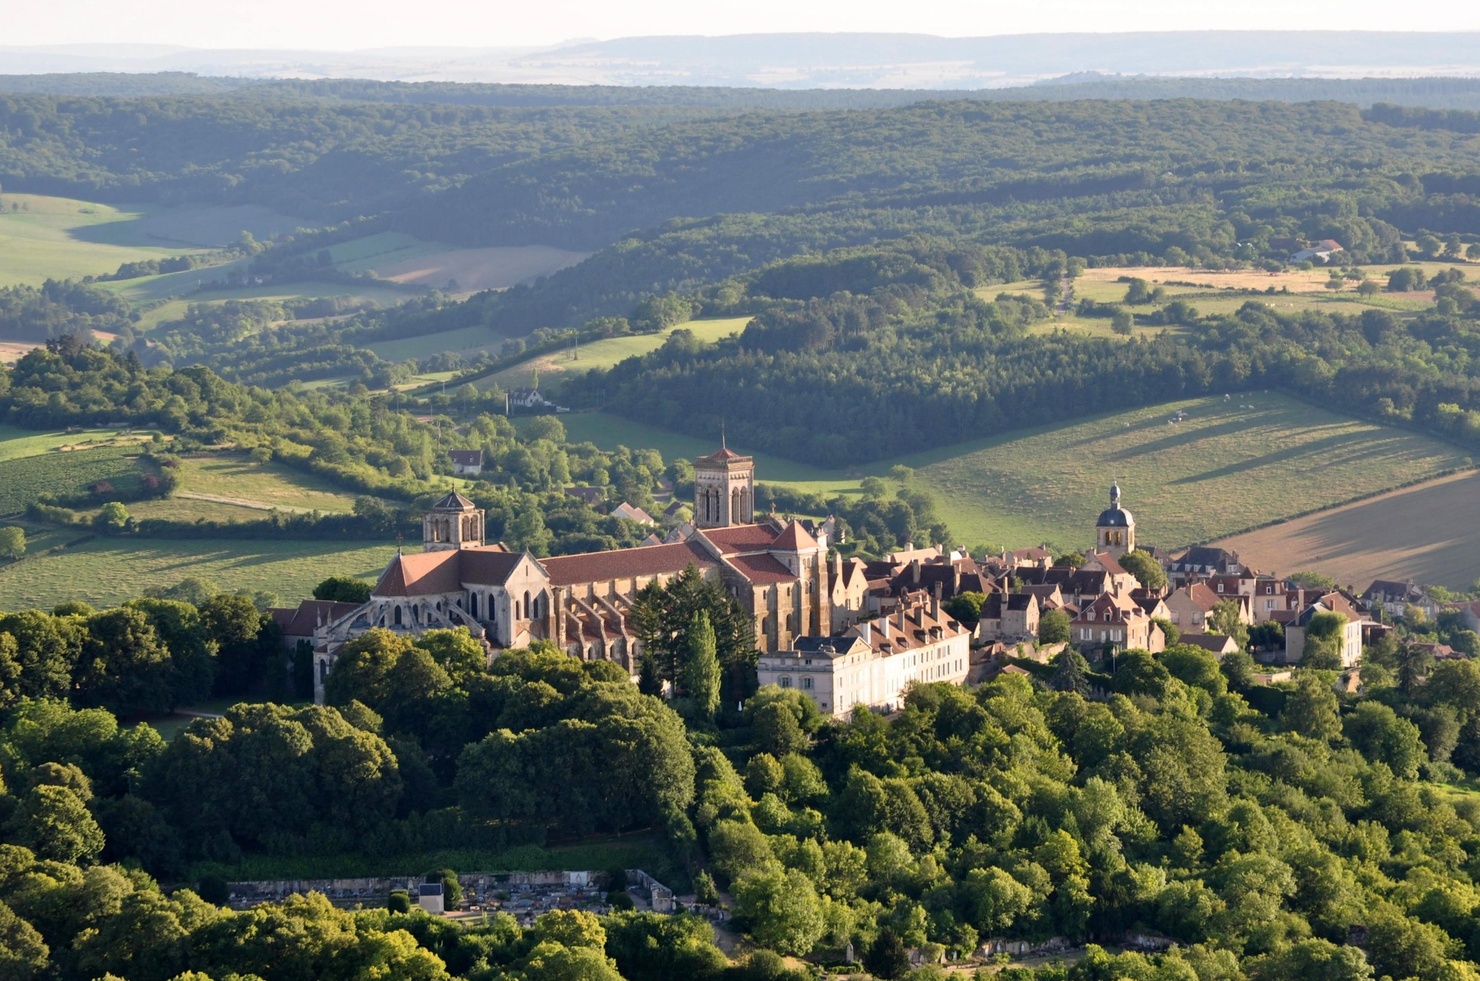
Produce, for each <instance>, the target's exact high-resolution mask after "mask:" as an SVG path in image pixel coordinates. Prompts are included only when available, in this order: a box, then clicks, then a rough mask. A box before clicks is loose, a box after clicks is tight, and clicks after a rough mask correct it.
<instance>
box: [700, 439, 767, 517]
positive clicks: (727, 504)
mask: <svg viewBox="0 0 1480 981" xmlns="http://www.w3.org/2000/svg"><path fill="white" fill-rule="evenodd" d="M754 523H755V460H754V459H753V458H752V457H748V456H741V455H740V454H739V453H736V452H735V451H734V450H732V449H730V448H729V447H727V446H725V445H723V441H721V445H720V448H719V449H718V450H717V451H715V452H714V453H711V454H709V455H708V456H701V457H699V459H697V460H695V461H694V524H695V525H696V526H697V527H699V528H728V527H730V526H731V525H749V524H754Z"/></svg>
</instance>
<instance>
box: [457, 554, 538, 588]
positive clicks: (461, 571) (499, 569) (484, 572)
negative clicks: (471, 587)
mask: <svg viewBox="0 0 1480 981" xmlns="http://www.w3.org/2000/svg"><path fill="white" fill-rule="evenodd" d="M457 557H458V571H457V574H458V579H459V580H461V581H462V582H470V583H476V584H478V585H479V586H498V585H502V584H503V583H505V582H507V581H508V579H509V576H510V575H511V574H512V573H513V572H514V569H515V567H516V566H518V565H519V562H520V560H521V559H523V558H524V553H523V552H510V551H509V550H508V549H506V548H504V547H503V546H502V545H490V546H485V547H484V548H465V549H463V550H462V551H460V552H458V553H457Z"/></svg>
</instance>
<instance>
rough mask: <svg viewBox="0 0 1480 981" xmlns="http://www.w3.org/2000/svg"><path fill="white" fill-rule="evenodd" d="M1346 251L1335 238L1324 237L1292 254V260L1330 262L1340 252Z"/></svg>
mask: <svg viewBox="0 0 1480 981" xmlns="http://www.w3.org/2000/svg"><path fill="white" fill-rule="evenodd" d="M1344 251H1346V250H1345V249H1343V248H1342V247H1341V243H1340V242H1338V241H1336V240H1335V239H1334V238H1323V239H1321V240H1320V241H1319V242H1312V243H1311V244H1310V245H1307V246H1306V247H1305V248H1303V249H1300V250H1299V251H1297V252H1294V253H1292V254H1291V255H1290V261H1291V262H1307V261H1309V262H1330V261H1331V257H1332V256H1333V255H1335V254H1336V253H1338V252H1344Z"/></svg>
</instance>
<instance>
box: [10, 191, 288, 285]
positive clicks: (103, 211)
mask: <svg viewBox="0 0 1480 981" xmlns="http://www.w3.org/2000/svg"><path fill="white" fill-rule="evenodd" d="M300 224H303V222H301V221H300V220H299V219H296V218H292V217H289V216H287V215H281V214H278V213H277V212H275V211H272V210H270V209H268V208H264V207H261V206H257V205H240V206H236V207H225V206H214V205H201V206H195V207H182V208H162V207H158V206H153V205H119V206H116V207H115V206H112V205H106V204H98V203H96V202H92V201H80V200H77V199H75V198H62V197H51V196H47V195H42V194H10V193H5V194H0V286H13V285H15V284H17V283H28V284H31V285H39V284H40V283H42V282H43V281H44V280H47V279H81V278H82V277H83V276H96V275H101V274H103V273H111V272H114V271H116V270H117V269H118V267H119V266H120V265H122V264H123V263H125V262H137V261H139V260H143V259H161V258H165V257H167V256H175V255H184V254H186V253H192V252H202V251H205V250H208V249H213V248H220V247H222V246H226V245H230V244H231V243H233V242H235V241H236V240H237V238H238V237H239V236H240V234H241V233H242V232H244V231H248V232H251V233H252V234H253V235H255V236H256V237H258V238H267V237H270V236H271V235H275V234H278V233H280V232H287V231H292V230H293V229H294V228H295V227H297V226H298V225H300ZM199 275H200V271H196V276H197V277H199Z"/></svg>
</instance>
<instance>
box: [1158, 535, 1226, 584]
mask: <svg viewBox="0 0 1480 981" xmlns="http://www.w3.org/2000/svg"><path fill="white" fill-rule="evenodd" d="M1245 569H1246V567H1245V566H1244V564H1243V563H1242V562H1240V561H1239V558H1238V553H1237V552H1230V551H1228V550H1227V549H1223V548H1214V547H1212V546H1208V545H1199V546H1197V547H1195V548H1189V549H1188V550H1187V551H1185V552H1183V553H1182V554H1181V555H1179V556H1177V557H1176V558H1174V559H1173V560H1172V561H1171V562H1170V563H1168V564H1167V566H1166V570H1167V579H1168V580H1169V581H1170V582H1171V584H1172V585H1173V586H1185V585H1186V584H1188V583H1190V582H1198V581H1200V580H1204V579H1207V578H1209V577H1211V576H1228V575H1232V576H1237V575H1241V574H1242V573H1243V572H1244V571H1245Z"/></svg>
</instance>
